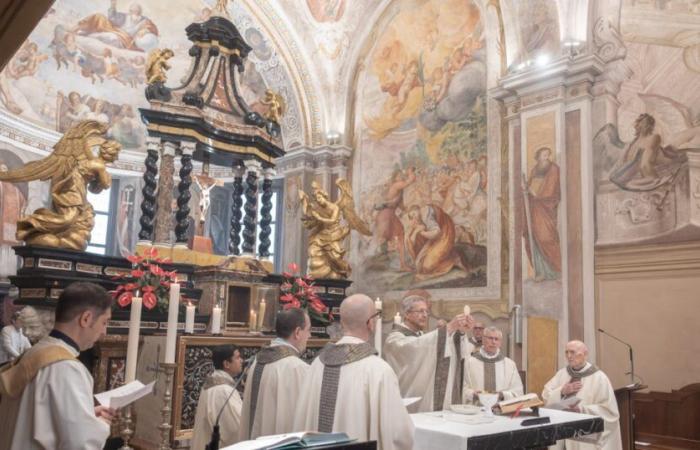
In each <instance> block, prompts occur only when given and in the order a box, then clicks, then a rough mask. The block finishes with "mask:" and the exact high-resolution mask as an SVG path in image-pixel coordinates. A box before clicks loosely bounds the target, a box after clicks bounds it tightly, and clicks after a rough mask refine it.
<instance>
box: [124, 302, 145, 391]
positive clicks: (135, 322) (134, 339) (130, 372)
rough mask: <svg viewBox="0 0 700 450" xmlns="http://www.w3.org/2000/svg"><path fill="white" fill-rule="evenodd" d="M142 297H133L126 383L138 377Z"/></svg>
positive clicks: (127, 348)
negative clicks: (137, 365)
mask: <svg viewBox="0 0 700 450" xmlns="http://www.w3.org/2000/svg"><path fill="white" fill-rule="evenodd" d="M142 304H143V301H142V300H141V297H134V298H132V299H131V316H130V319H129V341H128V343H127V346H126V372H125V374H124V383H131V382H132V381H134V380H135V379H136V360H137V359H138V357H139V332H140V331H141V305H142Z"/></svg>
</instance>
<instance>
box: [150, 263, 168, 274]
mask: <svg viewBox="0 0 700 450" xmlns="http://www.w3.org/2000/svg"><path fill="white" fill-rule="evenodd" d="M150 270H151V273H152V274H153V275H155V276H157V277H162V276H164V275H165V271H164V270H163V269H162V268H161V267H160V266H157V265H155V264H152V265H151V267H150Z"/></svg>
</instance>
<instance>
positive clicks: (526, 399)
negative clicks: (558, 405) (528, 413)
mask: <svg viewBox="0 0 700 450" xmlns="http://www.w3.org/2000/svg"><path fill="white" fill-rule="evenodd" d="M542 405H544V403H542V400H540V398H539V397H538V396H537V394H535V393H530V394H525V395H521V396H520V397H514V398H511V399H509V400H503V401H502V402H498V403H497V404H496V406H498V407H499V408H500V410H501V412H502V413H503V414H510V413H512V412H515V411H517V410H518V409H523V408H534V407H535V406H542Z"/></svg>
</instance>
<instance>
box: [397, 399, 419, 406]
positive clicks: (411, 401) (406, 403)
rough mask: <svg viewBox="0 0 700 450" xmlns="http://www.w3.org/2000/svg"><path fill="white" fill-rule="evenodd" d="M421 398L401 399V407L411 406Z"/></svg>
mask: <svg viewBox="0 0 700 450" xmlns="http://www.w3.org/2000/svg"><path fill="white" fill-rule="evenodd" d="M422 398H423V397H406V398H402V399H401V400H402V401H403V406H411V405H412V404H414V403H416V402H418V401H419V400H420V399H422Z"/></svg>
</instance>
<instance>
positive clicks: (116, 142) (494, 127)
mask: <svg viewBox="0 0 700 450" xmlns="http://www.w3.org/2000/svg"><path fill="white" fill-rule="evenodd" d="M0 42H2V45H0V67H1V68H2V71H1V72H0V221H1V223H0V323H1V324H2V326H10V323H11V321H13V320H14V318H15V317H18V318H19V320H20V321H21V322H22V326H23V331H22V332H23V333H24V335H26V337H27V338H28V339H29V341H30V342H31V343H32V344H34V343H36V342H37V341H39V340H40V339H42V338H43V337H44V336H46V335H47V334H48V333H49V331H50V330H51V329H52V327H53V323H54V317H53V314H54V309H55V307H56V303H57V299H58V298H59V296H60V295H61V293H62V292H63V290H64V289H65V288H66V287H67V286H68V285H69V284H70V283H72V282H76V281H90V282H94V283H97V284H99V285H101V286H103V287H104V288H105V289H106V290H108V291H109V292H111V293H112V294H113V295H114V299H115V302H114V304H113V306H112V313H111V320H110V322H109V324H108V328H107V334H106V335H104V336H102V337H101V338H100V339H99V341H98V342H97V343H96V344H95V346H94V347H93V348H92V349H91V350H90V351H88V352H83V354H81V360H82V361H83V362H84V363H85V364H86V366H87V367H88V369H89V370H90V373H91V374H92V376H93V378H94V392H95V393H98V392H102V391H108V390H111V389H114V388H117V387H119V386H121V385H122V384H124V383H125V382H129V381H133V380H134V379H137V380H140V381H142V382H143V383H144V384H145V383H150V382H151V381H155V389H154V391H153V393H152V395H149V396H147V397H144V398H143V399H141V400H138V401H137V402H135V403H134V404H133V405H132V406H130V407H129V408H128V413H126V414H121V418H120V420H119V421H115V422H113V423H112V429H111V436H112V438H113V439H119V440H120V441H123V442H124V445H125V447H123V448H132V447H133V448H137V449H151V448H153V449H155V448H189V445H190V442H191V439H192V429H193V426H194V420H195V411H196V409H197V400H198V398H199V395H200V390H201V389H202V385H203V380H204V377H206V375H207V374H208V373H210V372H211V371H212V370H213V366H212V365H211V355H212V348H213V347H215V346H217V345H223V344H227V343H233V344H235V345H237V346H238V347H239V348H240V349H241V351H240V355H241V357H242V358H243V359H247V358H249V357H252V356H254V355H255V353H256V352H257V351H258V350H259V349H260V348H261V347H263V346H265V345H267V344H268V343H269V341H270V340H271V339H272V338H273V337H274V333H275V317H276V312H277V311H279V310H281V309H283V308H284V309H286V308H287V307H292V306H299V300H298V298H299V295H302V294H299V292H302V293H303V295H307V294H308V304H307V303H305V302H306V300H304V302H302V303H303V304H304V305H307V306H308V311H309V315H310V317H311V334H312V337H311V338H310V340H309V343H308V345H307V347H306V352H305V353H304V356H305V359H307V360H308V361H309V362H310V361H311V360H312V359H313V358H314V357H315V356H317V355H318V353H319V352H320V351H321V349H322V348H324V346H325V345H326V344H327V343H328V342H333V341H335V340H337V339H338V338H339V337H340V336H341V334H342V332H343V330H342V327H341V326H340V321H339V320H340V319H339V311H340V305H341V302H342V301H343V299H344V298H345V297H347V296H349V295H351V294H358V293H362V294H366V295H367V296H369V297H370V298H371V299H372V300H373V301H374V300H376V302H375V303H376V308H377V309H378V310H379V311H380V315H379V320H378V322H377V325H376V330H375V334H376V336H375V338H374V341H373V342H371V343H372V344H375V343H376V346H377V350H379V351H380V352H381V350H382V347H384V350H385V351H386V347H387V336H388V335H389V334H390V333H391V332H392V326H394V324H400V323H401V317H402V315H403V314H404V312H405V311H404V310H402V301H404V300H405V299H406V298H407V297H409V296H420V297H421V298H422V299H424V300H425V303H426V304H427V305H429V317H428V325H427V329H428V330H434V329H436V328H439V327H444V325H445V323H446V322H449V321H450V320H451V319H452V318H453V317H455V316H457V315H460V314H462V313H464V314H466V315H470V316H471V317H472V318H473V320H474V321H475V322H476V323H479V324H481V328H482V329H483V328H484V327H495V328H496V329H498V330H499V331H500V333H501V334H502V341H503V342H502V347H501V348H500V352H501V353H503V354H504V355H505V356H507V357H508V358H510V359H511V360H512V361H514V362H515V365H516V366H517V371H518V375H519V377H520V379H521V381H522V384H523V386H524V392H525V393H530V392H534V393H537V394H540V393H542V391H543V389H544V388H545V385H546V383H547V382H548V380H550V379H551V378H552V376H553V375H554V374H555V373H557V371H558V370H559V369H561V368H562V367H566V365H567V355H566V354H565V352H564V348H565V346H566V344H567V342H570V341H582V342H584V343H585V344H586V347H587V349H588V361H589V362H590V363H591V364H594V365H595V366H596V367H597V368H598V369H599V370H601V371H603V372H604V373H605V374H606V375H607V377H608V378H609V380H610V384H611V385H612V387H613V388H614V389H615V393H616V397H617V405H618V408H619V409H620V418H619V422H620V430H621V435H622V447H605V448H624V449H634V448H638V449H640V448H644V449H646V448H656V449H677V448H688V449H691V448H700V426H699V425H698V424H700V359H698V358H697V356H698V355H700V326H698V323H697V322H698V317H700V303H699V302H698V300H694V298H695V296H696V295H698V292H700V1H698V0H352V1H351V0H230V1H226V0H224V1H222V0H169V1H167V2H165V1H156V0H133V1H132V0H129V1H127V0H99V1H89V2H86V1H80V0H55V1H53V0H32V1H31V2H24V1H21V0H2V1H0ZM696 155H697V156H696ZM148 277H151V278H148ZM147 278H148V279H147ZM154 280H155V281H154ZM176 284H177V286H178V291H177V292H175V289H173V288H172V286H174V285H176ZM300 290H301V291H300ZM173 299H174V300H175V301H174V302H173ZM137 305H138V311H139V313H138V317H135V316H136V314H134V313H133V312H134V310H135V308H136V306H137ZM173 305H174V306H173ZM465 307H466V308H465ZM141 308H143V310H142V309H141ZM16 312H18V315H17V314H15V313H16ZM178 330H179V331H178ZM473 331H474V330H470V331H467V336H469V335H470V333H473ZM171 334H172V339H171ZM132 342H133V343H134V346H133V350H132V346H131V343H132ZM171 342H172V343H171ZM172 348H174V349H175V350H174V353H172V351H173V350H171V349H172ZM132 351H133V353H130V352H132ZM163 361H165V363H164V364H163ZM0 362H1V361H0ZM438 364H439V363H438ZM402 394H404V393H403V392H402ZM404 397H406V395H404ZM163 405H168V406H169V408H164V406H163ZM166 409H167V411H166ZM416 436H417V435H416ZM416 442H418V441H416ZM567 442H568V441H567ZM128 445H131V446H132V447H128ZM379 448H381V446H380V447H379ZM397 448H398V447H397ZM414 448H419V446H418V445H417V444H415V446H414ZM464 448H467V447H464ZM469 448H472V447H469ZM567 448H579V447H569V446H568V444H567ZM580 448H584V447H580ZM589 448H593V447H589ZM596 448H603V447H596Z"/></svg>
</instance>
